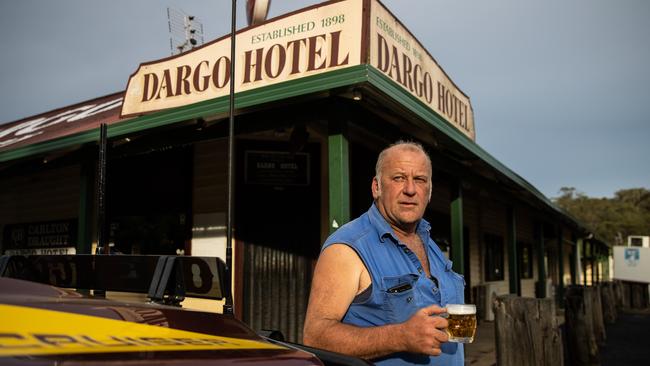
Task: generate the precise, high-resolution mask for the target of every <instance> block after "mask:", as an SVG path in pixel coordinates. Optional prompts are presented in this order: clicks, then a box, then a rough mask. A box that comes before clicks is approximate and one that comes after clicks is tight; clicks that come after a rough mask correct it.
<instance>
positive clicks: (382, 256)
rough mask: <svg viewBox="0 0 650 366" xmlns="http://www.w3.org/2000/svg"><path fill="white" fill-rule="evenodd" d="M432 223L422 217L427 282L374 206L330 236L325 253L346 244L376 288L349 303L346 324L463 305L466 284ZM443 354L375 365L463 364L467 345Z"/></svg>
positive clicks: (394, 357) (404, 356)
mask: <svg viewBox="0 0 650 366" xmlns="http://www.w3.org/2000/svg"><path fill="white" fill-rule="evenodd" d="M430 230H431V225H430V224H429V223H428V222H427V221H426V220H424V219H422V220H420V222H419V223H418V226H417V229H416V231H417V233H418V235H419V236H420V239H422V243H425V248H426V251H427V257H428V259H429V270H430V272H431V276H432V277H433V278H427V276H426V274H425V272H424V270H423V268H422V266H421V265H420V261H419V259H418V257H417V255H415V253H413V252H412V251H411V250H409V249H408V248H407V246H406V245H405V244H403V243H401V242H400V241H399V240H398V239H397V236H396V235H395V234H394V232H393V230H392V228H391V227H390V225H389V224H388V222H387V221H386V220H385V219H384V217H383V216H382V215H381V213H380V212H379V210H378V209H377V207H376V206H375V205H374V204H373V205H372V207H370V209H369V210H368V212H366V213H365V214H363V215H361V216H359V217H358V218H357V219H355V220H353V221H350V222H349V223H347V224H345V225H343V226H342V227H340V228H339V229H338V230H337V231H336V232H334V233H333V234H332V235H330V237H329V238H327V240H326V241H325V244H323V248H322V250H324V249H325V248H327V247H328V246H330V245H332V244H337V243H338V244H346V245H348V246H349V247H351V248H352V249H353V250H354V251H355V252H356V253H357V254H358V255H359V258H361V260H362V261H363V263H364V264H365V266H366V269H367V270H368V272H369V274H370V278H371V280H372V285H371V286H370V287H369V289H368V291H370V293H369V294H364V295H368V296H362V297H363V299H359V297H357V298H355V300H354V301H353V302H352V304H350V307H349V308H348V311H347V312H346V313H345V315H344V317H343V319H342V322H343V323H346V324H352V325H356V326H359V327H372V326H378V325H386V324H392V323H401V322H404V321H406V320H408V319H409V318H410V317H411V316H412V315H413V313H415V312H416V311H417V310H418V309H420V308H423V307H425V306H429V305H432V304H436V305H439V306H441V307H444V306H445V305H447V304H463V303H464V286H465V280H464V279H463V277H462V276H460V275H459V274H457V273H455V272H454V271H452V270H451V261H450V260H448V259H447V258H446V257H445V256H444V255H443V254H442V251H440V249H439V248H438V245H437V244H436V243H435V242H434V241H433V240H432V239H431V237H430V235H429V231H430ZM441 349H442V354H441V355H440V356H427V355H421V354H414V353H406V352H400V353H395V354H391V355H388V356H384V357H382V358H379V359H375V360H373V362H375V364H377V365H445V366H447V365H454V366H463V365H464V352H463V345H462V344H460V343H452V342H447V343H444V344H443V345H442V347H441Z"/></svg>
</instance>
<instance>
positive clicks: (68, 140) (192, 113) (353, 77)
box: [0, 65, 368, 162]
mask: <svg viewBox="0 0 650 366" xmlns="http://www.w3.org/2000/svg"><path fill="white" fill-rule="evenodd" d="M367 69H368V68H367V66H366V65H358V66H351V67H347V68H344V69H339V70H334V71H331V72H327V73H323V74H318V75H313V76H307V77H304V78H300V79H296V80H290V81H285V82H282V83H278V84H274V85H269V86H266V87H262V88H257V89H253V90H248V91H244V92H240V93H237V94H236V95H235V108H247V107H251V106H255V105H260V104H264V103H269V102H273V101H277V100H283V99H287V98H292V97H297V96H300V95H306V94H311V93H316V92H322V91H327V90H330V89H333V88H339V87H342V86H347V85H354V84H358V83H362V82H364V81H366V80H367V78H368V76H367ZM228 108H229V97H228V96H223V97H219V98H215V99H212V100H207V101H203V102H199V103H195V104H192V105H188V106H184V107H178V108H173V109H169V110H164V111H159V112H156V113H152V114H149V115H146V116H142V117H137V118H133V119H130V120H126V121H123V122H120V123H115V124H112V125H110V126H108V137H109V138H115V137H118V136H121V135H127V134H132V133H135V132H140V131H144V130H148V129H151V128H156V127H161V126H167V125H170V124H173V123H176V122H180V121H184V120H188V119H192V118H198V117H206V116H213V115H219V114H224V115H225V114H226V113H227V112H228ZM98 139H99V128H96V129H92V130H87V131H84V132H80V133H78V134H75V135H70V136H65V137H62V138H59V139H55V140H51V141H46V142H42V143H37V144H33V145H27V146H23V147H19V148H16V149H14V150H8V151H4V152H0V162H5V161H9V160H14V159H19V158H24V157H29V156H31V155H36V154H42V153H47V152H49V151H52V150H58V149H64V148H68V147H72V146H76V145H80V144H84V143H89V142H95V141H97V140H98Z"/></svg>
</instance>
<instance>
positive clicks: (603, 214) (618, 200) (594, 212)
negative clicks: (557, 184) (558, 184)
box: [553, 187, 650, 244]
mask: <svg viewBox="0 0 650 366" xmlns="http://www.w3.org/2000/svg"><path fill="white" fill-rule="evenodd" d="M553 201H554V202H555V203H556V204H557V205H558V206H560V207H561V208H562V209H564V210H565V211H567V212H568V213H569V214H571V215H572V216H573V217H575V218H576V219H578V220H580V221H581V222H582V223H583V224H585V225H586V226H587V227H588V228H589V229H590V230H592V231H593V233H594V234H595V235H596V236H597V237H598V238H600V239H601V240H603V241H605V242H607V243H610V244H624V241H625V240H626V238H627V236H628V235H650V190H648V189H646V188H631V189H622V190H620V191H617V192H616V193H615V194H614V197H613V198H592V197H588V196H586V195H585V194H584V193H582V192H579V191H577V190H576V189H575V188H574V187H562V188H560V196H559V197H556V198H553Z"/></svg>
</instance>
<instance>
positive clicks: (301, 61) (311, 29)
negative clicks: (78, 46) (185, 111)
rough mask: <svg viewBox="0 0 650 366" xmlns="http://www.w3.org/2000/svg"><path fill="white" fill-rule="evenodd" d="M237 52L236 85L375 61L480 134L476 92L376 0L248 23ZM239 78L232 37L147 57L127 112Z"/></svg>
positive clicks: (222, 92) (469, 132) (464, 128)
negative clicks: (472, 97)
mask: <svg viewBox="0 0 650 366" xmlns="http://www.w3.org/2000/svg"><path fill="white" fill-rule="evenodd" d="M364 5H365V6H364ZM368 5H369V6H368ZM364 25H365V27H364ZM364 29H365V30H366V32H369V33H370V34H369V35H366V36H365V37H364V35H363V32H364ZM364 43H366V44H364ZM365 50H367V52H368V53H369V54H368V55H366V54H363V53H364V52H366V51H365ZM235 52H236V62H237V64H236V65H235V66H236V67H235V70H236V71H235V77H234V81H235V90H236V92H241V91H246V90H251V89H254V88H259V87H264V86H268V85H272V84H276V83H280V82H284V81H289V80H295V79H299V78H303V77H307V76H312V75H316V74H321V73H326V72H330V71H333V70H337V69H341V68H345V67H351V66H356V65H361V64H365V63H369V64H370V65H371V66H373V67H375V68H376V69H378V70H380V71H381V72H382V73H384V74H385V75H386V76H387V77H389V78H390V79H392V80H393V81H394V82H396V83H397V84H399V85H400V86H401V87H402V88H404V89H405V90H407V91H408V92H409V93H411V94H412V95H413V96H415V97H416V98H417V99H419V100H420V101H421V102H423V103H424V104H426V105H427V106H428V107H429V108H431V109H432V110H434V111H435V112H436V113H438V114H439V115H440V116H442V117H443V118H444V119H445V120H447V122H449V123H451V124H452V125H453V126H454V127H456V128H457V129H458V130H460V131H461V132H462V133H463V134H465V135H466V136H468V137H469V138H471V139H475V133H474V118H473V113H472V108H471V105H470V102H469V98H468V97H467V96H466V95H465V94H463V93H462V92H461V91H460V90H459V89H458V88H457V87H456V86H455V85H454V84H453V82H452V81H451V80H450V79H449V78H448V77H447V76H446V74H445V73H444V71H442V69H441V68H440V67H439V66H438V64H437V63H436V62H435V61H434V60H433V58H432V57H431V56H430V55H429V54H428V53H427V52H426V50H424V48H423V47H422V46H421V45H420V44H419V43H418V42H417V40H416V39H415V38H414V37H413V36H412V35H411V34H410V33H409V32H408V31H407V30H406V29H405V28H404V27H403V26H402V25H401V24H400V23H399V21H397V19H395V17H394V16H392V14H390V12H388V11H387V10H386V9H385V8H384V7H383V6H382V5H381V4H380V3H379V2H377V1H375V0H372V1H367V0H366V1H364V0H345V1H339V2H331V3H327V4H324V5H316V6H314V7H311V8H307V9H306V10H303V11H301V12H296V13H293V14H289V15H286V16H283V17H279V18H276V19H274V20H271V21H269V22H267V23H264V24H262V25H259V26H255V27H251V28H246V29H244V30H242V31H240V32H238V33H237V41H236V50H235ZM231 79H233V78H232V77H231V75H230V37H223V38H220V39H218V40H216V41H214V42H212V43H209V44H207V45H205V46H203V47H201V48H197V49H195V50H193V51H191V52H187V53H185V54H182V55H178V56H174V57H170V58H167V59H164V60H160V61H155V62H151V63H144V64H142V65H140V67H139V68H138V70H137V71H136V72H135V73H134V74H133V75H132V76H131V78H130V79H129V83H128V86H127V90H126V92H125V97H124V104H123V106H122V116H132V115H140V114H144V113H148V112H153V111H158V110H162V109H167V108H174V107H180V106H184V105H189V104H193V103H197V102H201V101H205V100H210V99H214V98H217V97H221V96H226V95H228V92H229V89H230V84H229V83H230V81H231Z"/></svg>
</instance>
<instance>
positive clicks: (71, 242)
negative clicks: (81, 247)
mask: <svg viewBox="0 0 650 366" xmlns="http://www.w3.org/2000/svg"><path fill="white" fill-rule="evenodd" d="M76 246H77V219H68V220H58V221H43V222H30V223H23V224H10V225H5V227H4V230H3V235H2V248H3V250H4V252H5V253H7V252H9V253H15V252H17V250H20V251H21V252H23V251H31V252H34V253H41V252H56V251H52V250H50V249H55V248H56V249H63V248H75V247H76ZM57 253H58V252H57ZM58 254H62V253H58Z"/></svg>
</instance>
